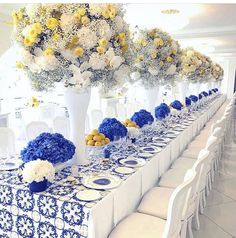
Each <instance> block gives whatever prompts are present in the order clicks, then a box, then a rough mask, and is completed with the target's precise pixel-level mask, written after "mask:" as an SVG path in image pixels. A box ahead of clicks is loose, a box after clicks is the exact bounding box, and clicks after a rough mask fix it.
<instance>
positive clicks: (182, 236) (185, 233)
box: [180, 220, 188, 238]
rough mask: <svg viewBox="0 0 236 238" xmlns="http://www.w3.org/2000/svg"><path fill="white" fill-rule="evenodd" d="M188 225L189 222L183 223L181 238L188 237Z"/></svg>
mask: <svg viewBox="0 0 236 238" xmlns="http://www.w3.org/2000/svg"><path fill="white" fill-rule="evenodd" d="M187 225H188V222H187V220H184V221H183V222H182V226H181V232H180V238H186V236H187Z"/></svg>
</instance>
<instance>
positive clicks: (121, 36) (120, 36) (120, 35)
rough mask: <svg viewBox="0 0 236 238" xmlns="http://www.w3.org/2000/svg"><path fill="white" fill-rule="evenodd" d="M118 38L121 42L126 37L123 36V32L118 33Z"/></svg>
mask: <svg viewBox="0 0 236 238" xmlns="http://www.w3.org/2000/svg"><path fill="white" fill-rule="evenodd" d="M118 36H119V38H120V39H121V40H125V39H126V35H125V33H124V32H121V33H119V35H118Z"/></svg>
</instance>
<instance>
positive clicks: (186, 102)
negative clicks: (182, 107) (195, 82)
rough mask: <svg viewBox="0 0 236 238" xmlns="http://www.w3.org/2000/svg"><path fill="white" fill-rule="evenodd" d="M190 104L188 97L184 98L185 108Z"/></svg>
mask: <svg viewBox="0 0 236 238" xmlns="http://www.w3.org/2000/svg"><path fill="white" fill-rule="evenodd" d="M191 103H192V101H191V99H190V98H188V97H186V98H185V104H186V106H187V107H189V106H191Z"/></svg>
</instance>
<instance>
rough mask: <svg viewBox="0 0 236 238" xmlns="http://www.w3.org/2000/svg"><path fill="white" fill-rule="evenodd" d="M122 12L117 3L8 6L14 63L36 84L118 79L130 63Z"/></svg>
mask: <svg viewBox="0 0 236 238" xmlns="http://www.w3.org/2000/svg"><path fill="white" fill-rule="evenodd" d="M123 15H124V11H123V8H122V5H121V4H77V3H72V4H29V5H27V6H26V7H25V8H21V9H20V10H19V11H15V12H13V21H14V34H13V38H14V41H15V42H16V43H17V45H18V46H19V48H20V51H19V56H20V59H19V61H17V67H18V68H22V69H24V70H25V72H26V73H27V75H28V77H29V78H30V80H31V82H32V85H33V87H34V88H35V89H36V90H48V89H50V88H51V87H53V86H54V84H55V83H56V82H64V83H65V85H66V86H69V87H73V88H74V89H78V90H81V89H83V88H87V87H89V86H91V85H92V86H93V85H98V84H99V83H100V85H101V87H102V88H103V89H104V88H105V89H107V90H109V88H111V87H114V86H116V85H117V84H118V85H120V84H121V82H120V81H122V82H123V80H124V77H126V76H127V74H128V73H129V67H128V66H129V63H130V60H129V57H130V54H129V44H128V42H129V30H128V25H127V24H126V23H125V22H124V20H123Z"/></svg>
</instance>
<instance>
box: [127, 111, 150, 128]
mask: <svg viewBox="0 0 236 238" xmlns="http://www.w3.org/2000/svg"><path fill="white" fill-rule="evenodd" d="M131 121H134V122H136V124H137V125H138V126H139V127H140V128H142V127H143V126H144V125H147V124H151V123H153V121H154V118H153V116H152V114H151V113H150V112H148V111H146V110H144V109H142V110H140V111H138V112H135V113H134V115H133V116H132V117H131Z"/></svg>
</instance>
